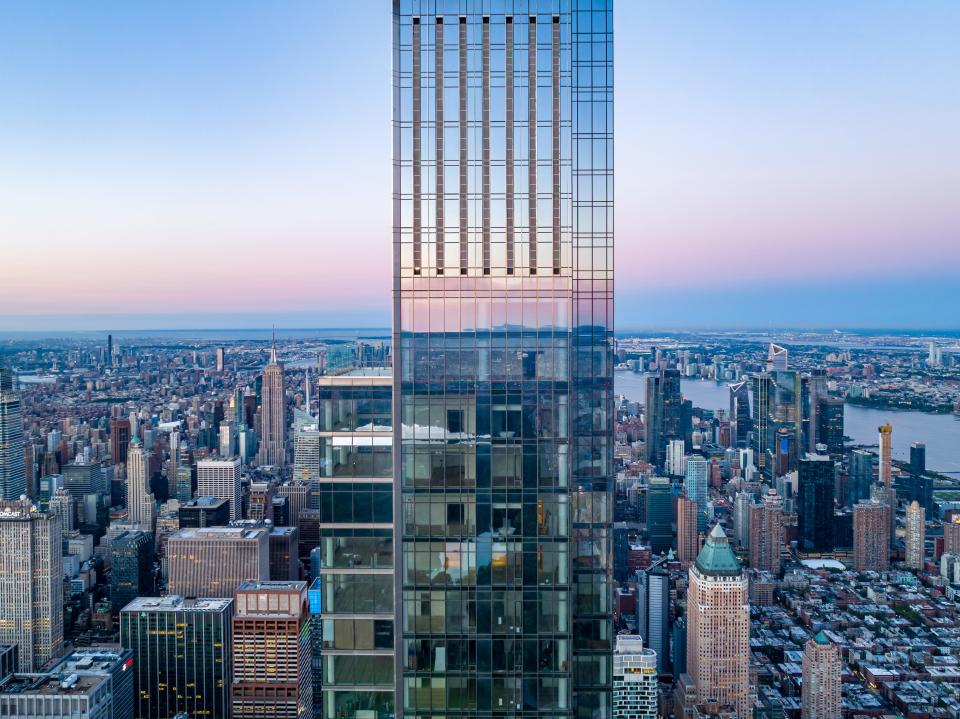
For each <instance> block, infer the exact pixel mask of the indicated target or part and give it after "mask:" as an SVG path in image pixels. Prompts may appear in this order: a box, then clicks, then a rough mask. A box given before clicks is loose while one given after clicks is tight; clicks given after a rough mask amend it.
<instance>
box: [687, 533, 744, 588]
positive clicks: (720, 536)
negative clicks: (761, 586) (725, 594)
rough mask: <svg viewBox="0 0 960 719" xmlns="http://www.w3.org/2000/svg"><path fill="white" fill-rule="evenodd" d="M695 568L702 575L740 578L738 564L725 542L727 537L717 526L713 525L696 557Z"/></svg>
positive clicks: (728, 544)
mask: <svg viewBox="0 0 960 719" xmlns="http://www.w3.org/2000/svg"><path fill="white" fill-rule="evenodd" d="M696 566H697V569H699V570H700V572H701V573H702V574H707V575H713V576H721V577H738V576H740V562H738V561H737V558H736V557H735V556H734V554H733V550H732V549H731V548H730V543H729V542H728V541H727V535H726V534H724V532H723V528H722V527H721V526H720V525H719V524H716V525H714V527H713V530H711V532H710V536H708V537H707V542H706V544H704V545H703V549H701V550H700V554H698V555H697V562H696Z"/></svg>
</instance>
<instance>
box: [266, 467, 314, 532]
mask: <svg viewBox="0 0 960 719" xmlns="http://www.w3.org/2000/svg"><path fill="white" fill-rule="evenodd" d="M294 476H296V475H294ZM317 479H319V475H318V476H317ZM313 487H314V484H311V483H310V482H303V481H300V480H296V479H294V480H292V481H290V482H284V483H283V484H281V485H280V486H279V487H277V497H280V498H285V499H286V500H287V515H288V524H290V525H291V526H294V525H296V523H297V517H299V516H300V512H301V510H304V509H307V508H308V507H310V506H311V505H312V502H313ZM274 521H275V522H276V523H277V524H280V518H279V517H277V516H276V512H274Z"/></svg>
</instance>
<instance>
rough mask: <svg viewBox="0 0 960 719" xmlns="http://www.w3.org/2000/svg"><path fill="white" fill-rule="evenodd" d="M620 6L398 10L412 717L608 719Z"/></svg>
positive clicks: (397, 170)
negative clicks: (615, 11) (616, 28)
mask: <svg viewBox="0 0 960 719" xmlns="http://www.w3.org/2000/svg"><path fill="white" fill-rule="evenodd" d="M611 5H612V3H611V2H609V0H607V1H597V0H593V1H592V2H586V1H583V0H576V1H574V0H528V1H523V2H521V0H515V1H514V0H502V1H500V2H496V1H493V0H487V1H486V2H483V1H481V0H475V1H474V0H458V1H456V2H446V3H444V2H432V1H431V2H427V1H426V0H395V2H394V6H393V12H394V17H393V21H394V24H393V33H394V39H393V42H394V74H393V82H394V123H393V125H394V136H393V137H394V165H393V170H394V347H395V358H396V359H395V368H394V417H395V418H396V421H395V423H394V453H395V454H394V468H395V476H396V485H397V491H396V492H395V495H394V502H395V504H394V509H395V517H396V535H395V543H396V546H397V547H398V550H399V555H398V557H397V561H398V563H399V566H398V571H397V574H396V583H395V593H396V594H395V598H396V607H397V620H396V621H397V657H398V668H399V671H398V673H397V702H398V703H397V710H398V713H402V715H403V716H405V717H410V718H413V717H427V716H429V717H434V718H436V717H468V716H469V717H474V716H480V717H493V716H506V715H510V716H519V717H548V716H550V717H573V716H577V717H597V718H599V717H606V716H609V715H610V689H611V684H612V668H611V662H612V641H613V640H612V636H611V634H612V632H611V629H612V627H611V581H612V578H611V540H612V536H611V515H612V499H611V497H612V495H611V492H612V484H613V478H612V471H613V470H612V453H613V446H612V416H613V407H612V395H613V381H612V378H613V361H612V349H613V344H612V337H613V334H612V333H613V304H612V301H613V46H612V20H613V18H612V7H611Z"/></svg>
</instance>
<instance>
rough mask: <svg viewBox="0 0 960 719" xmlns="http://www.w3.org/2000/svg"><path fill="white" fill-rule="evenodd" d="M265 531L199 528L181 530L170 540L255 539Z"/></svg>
mask: <svg viewBox="0 0 960 719" xmlns="http://www.w3.org/2000/svg"><path fill="white" fill-rule="evenodd" d="M267 531H268V530H267V528H266V527H253V528H248V527H201V528H200V529H181V530H180V531H178V532H176V533H175V534H173V535H171V536H170V539H171V540H174V539H256V538H257V537H259V536H260V535H261V534H265V533H266V532H267Z"/></svg>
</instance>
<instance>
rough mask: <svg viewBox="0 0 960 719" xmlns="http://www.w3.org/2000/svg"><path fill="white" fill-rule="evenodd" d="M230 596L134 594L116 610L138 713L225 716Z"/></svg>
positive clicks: (143, 718) (146, 718)
mask: <svg viewBox="0 0 960 719" xmlns="http://www.w3.org/2000/svg"><path fill="white" fill-rule="evenodd" d="M232 620H233V600H232V599H196V600H190V599H186V600H185V599H183V598H181V597H178V596H176V595H175V594H174V595H168V596H166V597H160V598H156V597H139V598H137V599H135V600H133V601H132V602H130V604H128V605H127V606H126V607H124V608H123V610H122V611H121V612H120V646H121V647H123V648H124V649H130V650H132V651H133V666H132V671H133V690H134V698H135V707H136V708H135V716H136V717H137V718H138V719H169V718H171V717H175V716H176V715H177V714H178V713H179V712H184V713H185V714H186V715H187V716H190V717H211V718H212V717H218V718H219V717H223V718H224V719H228V718H229V717H230V687H231V684H232V681H231V675H232V671H231V669H232V666H233V657H232V654H233V638H232V631H231V622H232Z"/></svg>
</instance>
